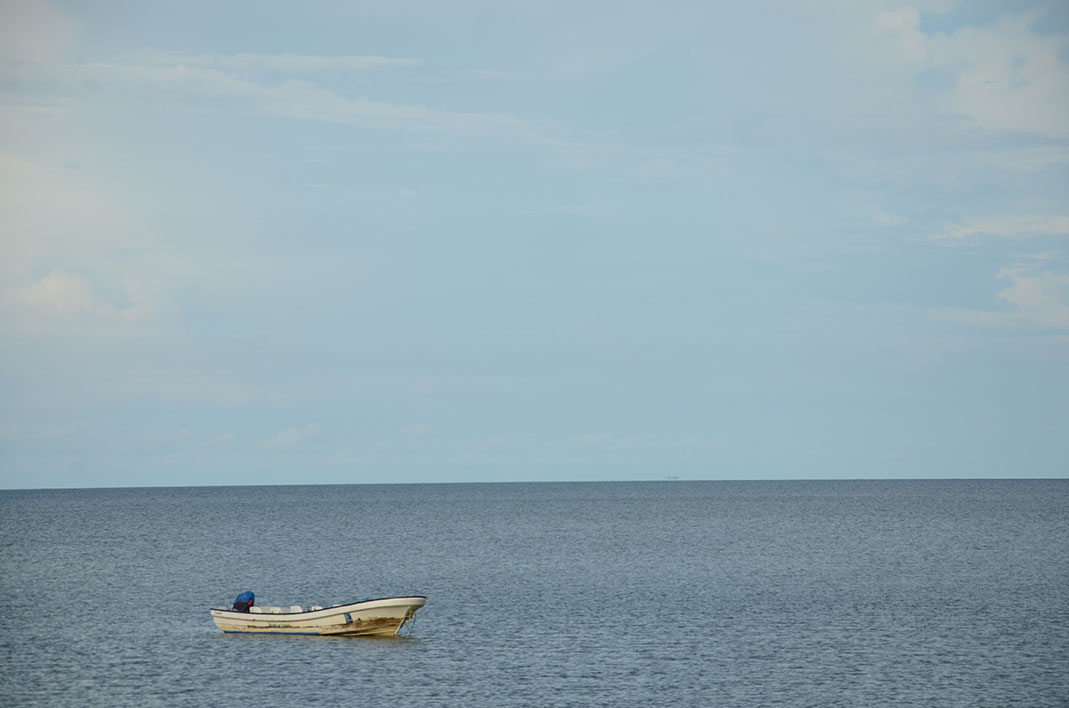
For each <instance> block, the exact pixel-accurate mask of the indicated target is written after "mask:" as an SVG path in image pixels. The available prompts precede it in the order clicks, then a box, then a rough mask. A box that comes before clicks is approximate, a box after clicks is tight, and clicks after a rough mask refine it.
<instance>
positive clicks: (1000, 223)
mask: <svg viewBox="0 0 1069 708" xmlns="http://www.w3.org/2000/svg"><path fill="white" fill-rule="evenodd" d="M905 1H906V0H899V1H898V2H882V1H880V0H873V1H872V2H850V1H846V0H843V1H842V2H833V1H831V0H811V1H808V2H776V1H771V0H763V1H759V2H753V3H710V2H704V1H671V0H670V1H667V2H658V3H652V2H626V1H625V2H619V1H618V0H614V1H613V2H608V1H605V2H601V1H597V0H593V1H590V2H579V3H577V2H557V1H555V0H547V1H546V2H539V3H529V2H522V3H521V2H501V1H500V0H497V1H494V2H490V1H489V0H455V1H452V2H432V1H430V0H392V1H391V2H387V3H382V2H374V3H372V2H299V3H298V2H279V1H277V0H264V1H260V2H244V3H243V2H234V3H217V2H201V1H200V0H183V1H182V2H167V1H161V2H153V3H145V2H140V1H139V0H129V1H120V0H97V1H95V2H92V3H85V2H58V1H56V2H50V3H48V2H33V1H30V0H4V2H3V3H2V4H0V488H7V489H11V488H44V487H101V486H104V487H110V486H171V485H179V486H184V485H217V484H312V483H388V482H484V481H543V480H545V481H557V480H590V481H597V480H660V479H669V478H679V479H824V478H826V479H841V478H850V479H856V478H928V477H938V478H943V477H948V478H955V477H969V478H972V477H978V478H987V477H1011V478H1013V477H1061V478H1066V477H1069V5H1067V4H1065V3H1061V2H1054V1H1051V2H1031V1H1030V0H1012V1H996V0H978V1H976V2H953V1H952V0H936V1H927V0H925V1H923V2H914V3H912V4H902V3H903V2H905Z"/></svg>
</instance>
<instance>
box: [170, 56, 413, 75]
mask: <svg viewBox="0 0 1069 708" xmlns="http://www.w3.org/2000/svg"><path fill="white" fill-rule="evenodd" d="M157 63H163V64H169V65H182V66H198V67H208V68H218V69H226V70H230V71H237V72H245V71H254V70H268V71H277V72H280V73H285V74H315V73H320V72H329V71H344V72H364V71H371V70H375V69H388V68H397V67H410V66H419V65H420V61H419V60H418V59H408V58H403V57H379V56H317V55H311V54H249V53H239V54H229V55H225V54H183V53H180V52H168V53H164V54H161V55H160V56H159V59H158V61H157Z"/></svg>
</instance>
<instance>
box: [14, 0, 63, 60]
mask: <svg viewBox="0 0 1069 708" xmlns="http://www.w3.org/2000/svg"><path fill="white" fill-rule="evenodd" d="M76 35H77V29H76V26H75V24H74V23H73V22H72V21H71V20H70V19H69V18H68V17H67V16H66V15H64V14H63V13H61V12H58V11H57V10H54V9H53V8H52V7H51V5H49V4H48V3H47V2H43V1H41V0H4V2H3V3H0V60H4V59H8V60H11V59H14V60H18V61H45V62H55V61H59V60H60V59H61V58H62V56H63V55H64V54H65V53H66V51H67V48H68V47H69V46H70V44H71V42H72V41H73V40H74V38H75V37H76Z"/></svg>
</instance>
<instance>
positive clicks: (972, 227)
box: [933, 216, 1069, 240]
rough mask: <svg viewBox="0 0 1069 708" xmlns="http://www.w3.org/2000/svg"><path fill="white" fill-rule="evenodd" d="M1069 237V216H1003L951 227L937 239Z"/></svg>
mask: <svg viewBox="0 0 1069 708" xmlns="http://www.w3.org/2000/svg"><path fill="white" fill-rule="evenodd" d="M1067 235H1069V216H1032V217H1028V216H1003V217H992V218H988V219H980V220H977V221H973V222H970V223H967V224H958V225H949V226H947V227H946V228H944V230H943V231H942V232H940V233H937V234H934V235H933V238H936V239H950V240H963V239H967V238H972V237H975V236H1001V237H1006V238H1031V237H1036V236H1067Z"/></svg>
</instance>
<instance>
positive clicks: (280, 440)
mask: <svg viewBox="0 0 1069 708" xmlns="http://www.w3.org/2000/svg"><path fill="white" fill-rule="evenodd" d="M320 434H321V430H320V427H319V426H318V425H314V424H311V425H306V426H304V427H303V428H286V429H285V430H283V431H281V432H279V433H278V434H277V435H274V436H272V437H270V438H268V439H267V441H266V442H265V447H267V448H268V449H273V450H286V449H291V448H294V447H297V446H299V445H303V444H305V443H308V442H311V441H314V440H317V439H318V438H319V437H320Z"/></svg>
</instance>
